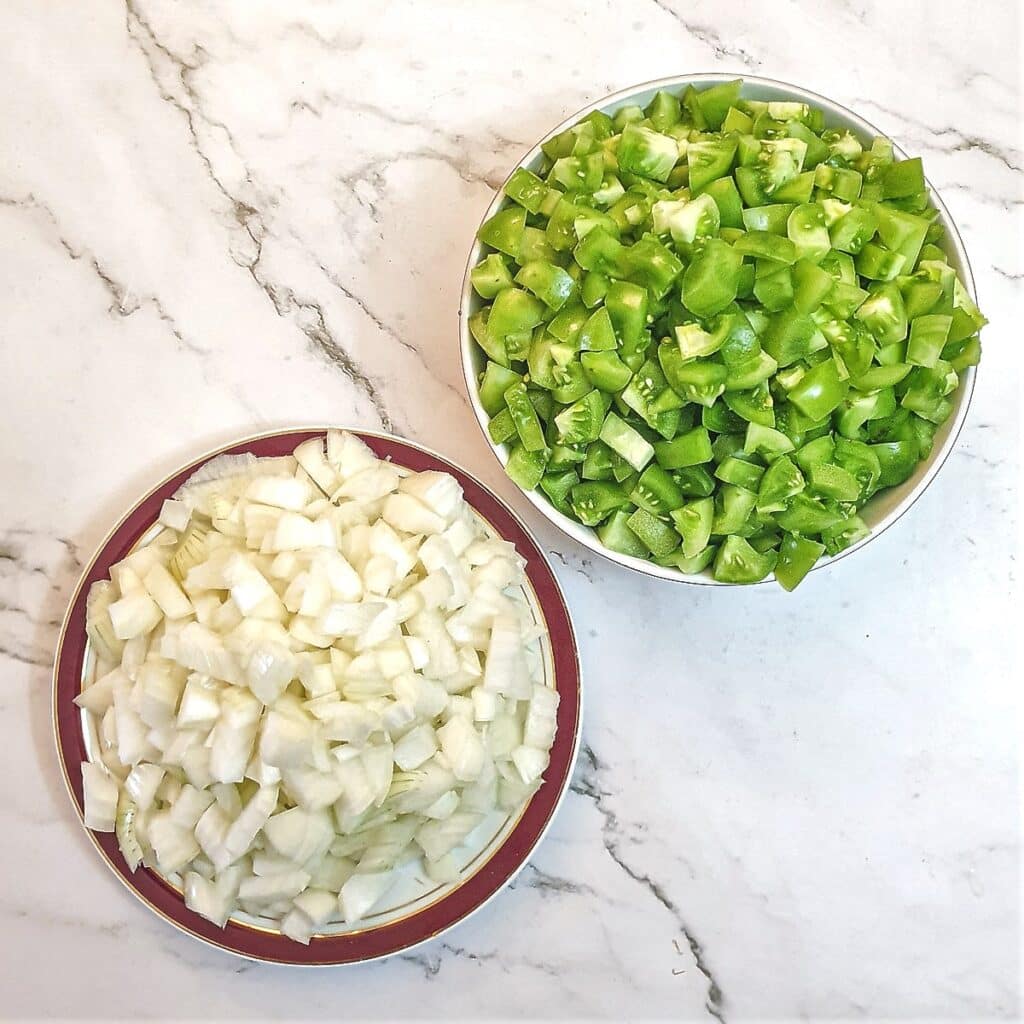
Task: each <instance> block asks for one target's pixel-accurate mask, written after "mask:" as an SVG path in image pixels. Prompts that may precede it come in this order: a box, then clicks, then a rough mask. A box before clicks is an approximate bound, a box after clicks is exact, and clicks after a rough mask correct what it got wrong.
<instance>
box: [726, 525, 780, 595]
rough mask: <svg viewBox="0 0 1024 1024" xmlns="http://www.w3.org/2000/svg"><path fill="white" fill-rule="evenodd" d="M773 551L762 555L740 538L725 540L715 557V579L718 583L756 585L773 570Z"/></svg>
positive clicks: (729, 537)
mask: <svg viewBox="0 0 1024 1024" xmlns="http://www.w3.org/2000/svg"><path fill="white" fill-rule="evenodd" d="M775 561H776V555H775V552H774V551H768V552H765V553H764V554H762V553H761V552H759V551H757V550H755V549H754V548H752V547H751V546H750V544H748V543H747V542H746V541H745V540H744V539H743V538H742V537H737V536H735V535H730V536H728V537H726V538H725V541H724V542H723V544H722V546H721V547H720V548H719V549H718V554H716V555H715V568H714V576H715V579H716V580H718V581H719V582H720V583H758V582H760V581H761V580H763V579H764V578H765V577H766V576H767V575H768V574H769V573H770V572H771V571H772V569H774V568H775Z"/></svg>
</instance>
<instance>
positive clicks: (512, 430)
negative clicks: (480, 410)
mask: <svg viewBox="0 0 1024 1024" xmlns="http://www.w3.org/2000/svg"><path fill="white" fill-rule="evenodd" d="M487 433H488V434H489V435H490V438H491V440H492V441H493V442H494V443H495V444H505V443H506V442H508V441H511V440H513V438H515V437H517V436H518V434H517V432H516V425H515V422H514V421H513V419H512V413H510V412H509V411H508V409H502V410H501V412H499V413H498V414H497V415H496V416H492V417H491V421H490V423H488V424H487Z"/></svg>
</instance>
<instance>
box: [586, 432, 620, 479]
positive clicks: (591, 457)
mask: <svg viewBox="0 0 1024 1024" xmlns="http://www.w3.org/2000/svg"><path fill="white" fill-rule="evenodd" d="M616 461H621V459H620V457H619V456H618V455H616V454H615V452H613V451H612V450H611V448H609V447H608V445H606V444H605V443H604V442H603V441H595V442H594V443H593V444H590V445H587V454H586V456H585V458H584V459H583V468H582V469H581V470H580V475H581V476H582V477H583V479H584V480H612V479H614V476H615V474H614V472H613V469H612V467H613V466H614V465H615V463H616Z"/></svg>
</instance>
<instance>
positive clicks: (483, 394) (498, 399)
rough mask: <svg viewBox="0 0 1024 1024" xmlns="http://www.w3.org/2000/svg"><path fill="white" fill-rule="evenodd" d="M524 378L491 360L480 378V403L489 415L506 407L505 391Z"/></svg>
mask: <svg viewBox="0 0 1024 1024" xmlns="http://www.w3.org/2000/svg"><path fill="white" fill-rule="evenodd" d="M522 380H523V378H522V377H521V376H520V375H519V374H518V373H516V372H515V371H514V370H510V369H509V368H508V367H507V366H500V365H499V364H498V363H495V362H489V363H488V364H487V365H486V366H485V367H484V372H483V375H482V376H481V378H480V404H481V405H482V406H483V407H484V411H485V412H486V413H487V415H488V416H494V415H496V414H497V413H499V412H500V411H501V410H502V409H504V408H505V392H506V391H508V389H509V388H510V387H512V386H513V385H514V384H519V383H521V382H522Z"/></svg>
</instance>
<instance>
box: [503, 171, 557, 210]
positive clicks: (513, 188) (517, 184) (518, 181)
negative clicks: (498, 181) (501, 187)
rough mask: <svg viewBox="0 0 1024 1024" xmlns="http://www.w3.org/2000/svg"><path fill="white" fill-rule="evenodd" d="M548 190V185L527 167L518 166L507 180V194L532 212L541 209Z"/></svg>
mask: <svg viewBox="0 0 1024 1024" xmlns="http://www.w3.org/2000/svg"><path fill="white" fill-rule="evenodd" d="M547 190H548V187H547V185H545V184H544V182H543V181H541V180H540V178H538V177H537V175H536V174H534V173H533V172H532V171H528V170H527V169H526V168H525V167H517V168H516V169H515V170H514V171H513V172H512V174H511V175H510V176H509V179H508V181H506V182H505V195H507V196H508V197H509V199H512V200H514V201H515V202H517V203H518V204H519V205H520V206H523V207H525V208H526V209H527V210H529V211H530V213H538V212H539V211H540V208H541V205H542V204H543V202H544V197H545V195H547Z"/></svg>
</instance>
